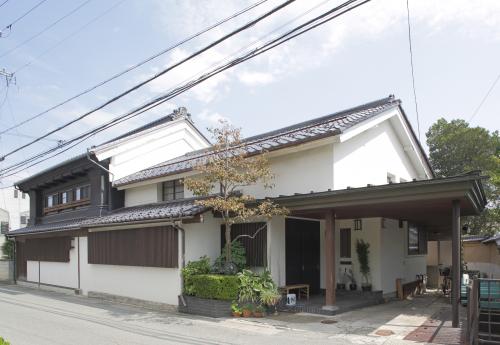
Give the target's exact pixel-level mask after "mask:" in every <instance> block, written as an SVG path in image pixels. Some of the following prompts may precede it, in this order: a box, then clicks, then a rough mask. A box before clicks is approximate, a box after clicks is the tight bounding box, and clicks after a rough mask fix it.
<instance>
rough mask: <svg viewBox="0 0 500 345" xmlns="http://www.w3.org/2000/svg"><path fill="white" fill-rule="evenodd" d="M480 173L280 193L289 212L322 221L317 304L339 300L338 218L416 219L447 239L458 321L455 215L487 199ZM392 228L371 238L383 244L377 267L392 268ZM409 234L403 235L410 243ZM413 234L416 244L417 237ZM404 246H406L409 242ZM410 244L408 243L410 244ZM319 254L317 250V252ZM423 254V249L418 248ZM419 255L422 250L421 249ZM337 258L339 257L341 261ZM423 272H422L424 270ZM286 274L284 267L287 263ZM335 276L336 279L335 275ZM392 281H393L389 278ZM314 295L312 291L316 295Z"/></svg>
mask: <svg viewBox="0 0 500 345" xmlns="http://www.w3.org/2000/svg"><path fill="white" fill-rule="evenodd" d="M483 179H484V177H482V176H480V175H479V173H471V174H466V175H461V176H456V177H449V178H438V179H431V180H422V181H412V182H405V183H398V184H387V185H380V186H367V187H362V188H348V189H344V190H335V191H325V192H311V193H307V194H294V195H291V196H280V197H278V198H276V201H277V202H279V203H280V204H281V205H283V206H286V207H287V208H289V209H290V211H291V217H297V218H299V219H300V218H303V219H317V220H321V221H322V222H323V224H324V241H323V243H322V247H323V248H322V252H323V255H322V256H323V257H324V290H325V292H324V297H320V298H321V300H322V302H323V303H322V307H321V308H322V310H325V311H336V310H338V309H339V306H342V302H341V301H340V300H341V298H338V297H340V296H337V291H336V282H337V281H338V277H336V275H337V274H338V272H339V270H338V269H339V267H337V263H336V261H337V260H336V258H337V257H338V255H337V254H338V253H336V248H337V247H338V246H336V243H335V242H336V240H338V238H339V236H338V232H339V231H340V229H338V228H337V227H338V224H339V221H340V222H341V221H344V220H345V221H349V222H352V220H361V219H380V221H381V223H382V224H381V228H382V229H383V228H384V226H385V225H384V220H385V219H387V220H392V221H398V222H399V223H400V225H399V228H401V229H403V227H402V226H401V224H402V222H404V223H405V224H406V229H407V230H408V227H409V225H408V224H417V225H418V228H419V229H422V230H423V232H424V233H425V235H426V238H427V239H429V240H430V239H432V240H446V239H451V240H452V277H453V283H452V324H453V327H458V320H459V300H460V299H459V293H460V274H459V272H460V238H461V225H460V217H461V216H468V215H476V214H479V213H480V212H481V211H482V210H483V209H484V207H485V205H486V199H485V196H484V191H483V187H482V182H481V181H482V180H483ZM354 227H356V225H354ZM392 234H397V231H394V232H392V233H391V232H389V231H388V232H387V234H386V235H384V236H385V237H384V236H381V237H378V238H377V239H376V240H373V241H372V243H371V245H372V246H374V247H375V246H377V245H379V246H383V247H380V248H379V250H380V251H381V252H382V253H383V259H380V262H378V263H377V264H378V265H380V272H381V274H384V273H383V272H384V270H391V269H392V268H391V266H390V265H391V261H394V260H400V258H399V257H396V256H395V255H393V253H392V252H391V248H392V247H393V245H392V241H393V238H392ZM410 237H411V236H410V235H408V237H406V241H408V244H410V243H409V242H410V239H409V238H410ZM419 238H420V235H418V239H417V246H418V244H419V243H420V242H419V241H420V240H419ZM410 247H411V246H409V247H408V248H410ZM409 250H410V249H409ZM318 254H319V253H318ZM419 254H422V253H419ZM420 256H424V255H420ZM340 264H342V262H340ZM423 273H425V272H423ZM287 274H288V268H287ZM336 278H337V279H336ZM389 283H390V284H392V283H393V282H389ZM317 298H318V297H316V299H317Z"/></svg>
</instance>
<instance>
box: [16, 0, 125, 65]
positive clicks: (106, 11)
mask: <svg viewBox="0 0 500 345" xmlns="http://www.w3.org/2000/svg"><path fill="white" fill-rule="evenodd" d="M125 1H126V0H120V1H117V2H116V3H115V4H113V5H112V6H111V7H109V8H108V9H107V10H105V11H104V12H102V13H101V14H99V15H98V16H96V17H94V18H92V19H91V20H89V21H88V22H86V23H85V24H83V25H82V26H80V27H79V28H78V29H77V30H75V31H73V32H72V33H70V34H69V35H67V36H66V37H64V38H63V39H61V40H59V41H57V42H56V43H55V44H53V45H52V46H50V47H49V48H47V49H45V50H44V51H43V52H41V53H40V54H38V55H37V56H35V57H34V58H33V59H31V60H30V61H29V62H27V63H25V64H24V65H22V66H21V67H19V68H17V69H16V70H14V74H15V73H18V72H19V71H21V70H23V69H25V68H26V67H28V66H30V65H31V64H32V63H33V61H35V60H37V59H39V58H40V57H42V56H44V55H45V54H47V53H48V52H50V51H52V50H53V49H55V48H57V47H58V46H60V45H61V44H62V43H64V42H66V41H67V40H68V39H70V38H71V37H73V36H75V35H76V34H78V33H79V32H81V31H82V30H83V29H85V28H87V27H88V26H89V25H91V24H92V23H94V22H96V21H98V20H99V19H101V18H102V17H104V16H105V15H106V14H108V13H109V12H111V11H112V10H114V9H115V8H116V7H118V6H119V5H121V4H122V3H124V2H125Z"/></svg>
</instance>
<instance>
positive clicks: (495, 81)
mask: <svg viewBox="0 0 500 345" xmlns="http://www.w3.org/2000/svg"><path fill="white" fill-rule="evenodd" d="M499 80H500V74H498V76H497V77H496V79H495V80H494V81H493V84H491V86H490V88H489V89H488V92H486V95H484V97H483V99H482V100H481V102H480V103H479V105H478V106H477V108H476V110H474V112H473V113H472V116H471V117H470V119H469V122H471V121H472V119H473V118H474V117H476V115H477V114H478V113H479V110H480V109H481V107H482V106H483V104H484V102H486V100H487V99H488V97H489V96H490V94H491V92H492V91H493V89H494V88H495V86H496V85H497V83H498V81H499Z"/></svg>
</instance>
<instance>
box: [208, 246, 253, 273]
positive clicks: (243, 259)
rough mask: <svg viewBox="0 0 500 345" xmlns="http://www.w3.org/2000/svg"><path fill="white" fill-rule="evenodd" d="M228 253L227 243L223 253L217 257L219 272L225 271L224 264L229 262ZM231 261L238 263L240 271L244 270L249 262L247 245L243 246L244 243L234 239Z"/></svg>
mask: <svg viewBox="0 0 500 345" xmlns="http://www.w3.org/2000/svg"><path fill="white" fill-rule="evenodd" d="M226 253H227V245H226V246H225V247H224V249H223V250H222V254H221V255H220V256H219V257H218V258H217V259H215V269H216V270H217V271H218V272H219V273H224V265H225V264H226V262H227V261H226ZM231 262H232V263H233V264H235V265H236V267H237V269H238V272H240V271H241V270H243V269H244V268H245V266H246V264H247V256H246V252H245V247H243V244H242V243H241V242H240V241H233V243H232V245H231ZM235 273H236V272H235Z"/></svg>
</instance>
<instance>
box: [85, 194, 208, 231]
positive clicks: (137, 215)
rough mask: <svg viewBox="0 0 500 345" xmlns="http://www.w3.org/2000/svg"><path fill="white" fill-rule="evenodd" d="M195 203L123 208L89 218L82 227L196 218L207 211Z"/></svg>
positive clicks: (193, 200) (161, 203)
mask: <svg viewBox="0 0 500 345" xmlns="http://www.w3.org/2000/svg"><path fill="white" fill-rule="evenodd" d="M195 201H196V199H195V198H192V199H184V200H179V201H168V202H159V203H154V204H147V205H140V206H133V207H125V208H122V209H119V210H116V211H114V212H112V213H111V214H107V215H105V216H102V217H94V218H91V219H89V220H87V221H85V222H84V223H83V226H85V227H89V226H97V225H108V224H117V223H126V222H137V221H147V220H156V219H179V218H185V217H192V216H196V215H198V214H200V213H203V212H205V211H206V210H207V208H206V207H204V206H200V205H197V204H196V203H195Z"/></svg>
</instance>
